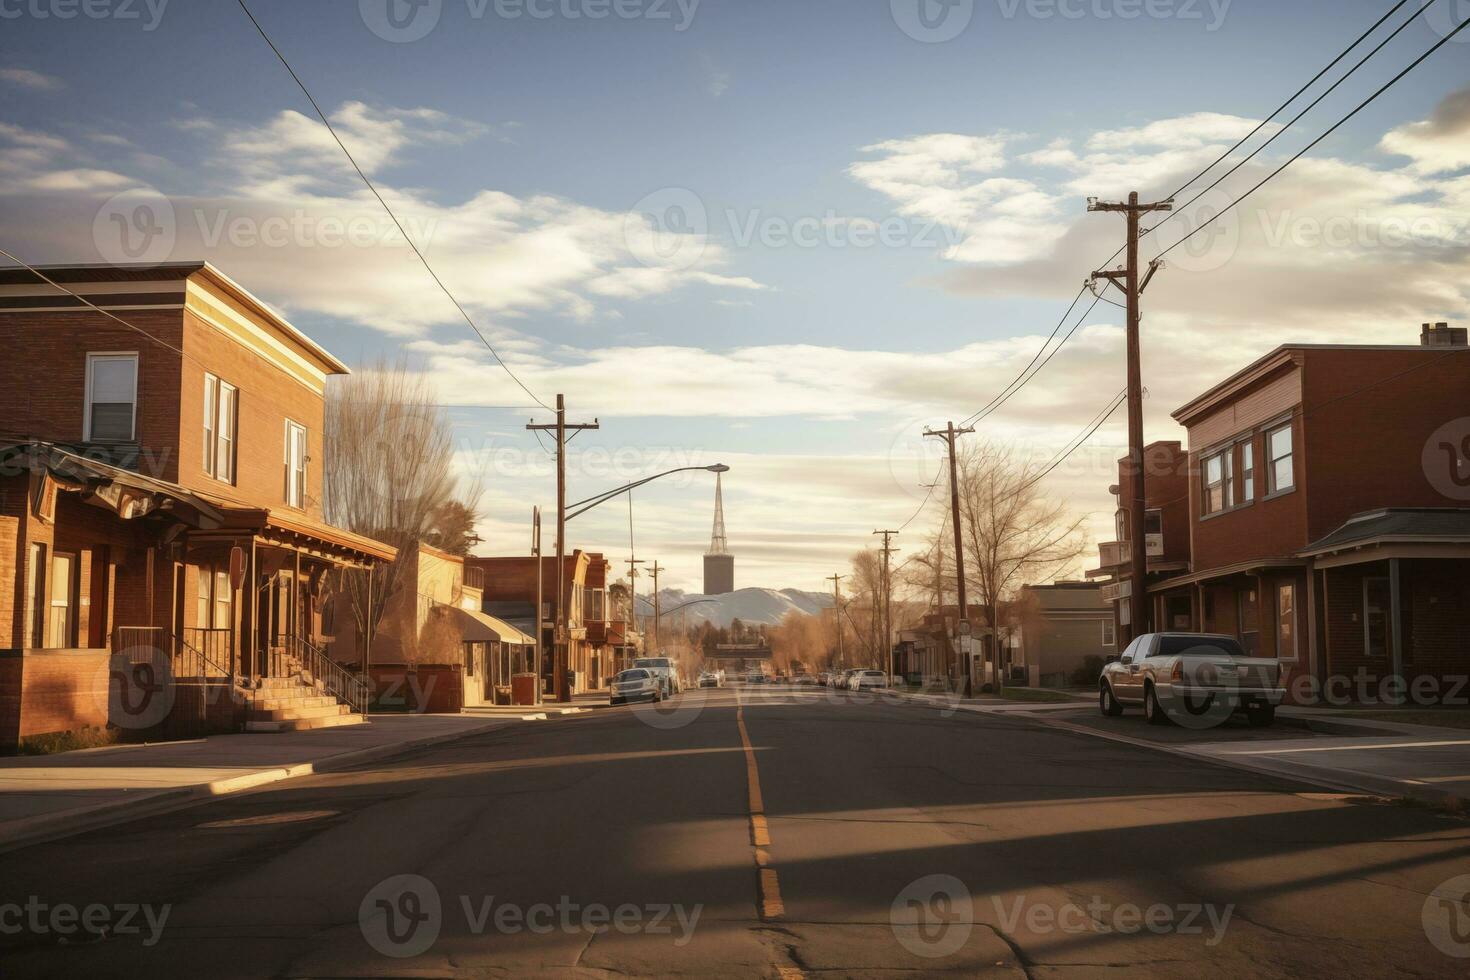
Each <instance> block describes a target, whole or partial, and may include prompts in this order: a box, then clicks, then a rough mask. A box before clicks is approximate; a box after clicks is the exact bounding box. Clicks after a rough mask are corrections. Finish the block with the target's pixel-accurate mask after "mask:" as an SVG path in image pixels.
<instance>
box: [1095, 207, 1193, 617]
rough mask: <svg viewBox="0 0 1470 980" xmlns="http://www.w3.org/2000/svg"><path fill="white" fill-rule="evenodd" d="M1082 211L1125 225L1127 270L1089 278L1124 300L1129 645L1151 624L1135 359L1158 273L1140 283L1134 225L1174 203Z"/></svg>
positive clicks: (1154, 265) (1139, 373) (1153, 268)
mask: <svg viewBox="0 0 1470 980" xmlns="http://www.w3.org/2000/svg"><path fill="white" fill-rule="evenodd" d="M1087 210H1088V211H1118V212H1122V213H1123V214H1124V215H1125V216H1126V217H1127V220H1128V245H1127V251H1128V264H1127V265H1126V266H1125V267H1124V268H1122V269H1112V270H1108V271H1103V272H1094V273H1093V274H1092V278H1093V280H1094V281H1095V280H1097V279H1106V280H1108V281H1109V282H1110V283H1112V284H1113V285H1114V286H1117V287H1118V289H1120V290H1122V292H1123V293H1124V295H1126V296H1127V298H1128V469H1129V471H1130V475H1131V477H1132V479H1131V480H1130V481H1129V482H1130V488H1131V491H1132V493H1131V499H1130V500H1129V502H1128V504H1129V506H1128V537H1129V545H1130V552H1131V555H1130V561H1129V565H1130V566H1131V569H1132V571H1131V575H1130V577H1131V578H1132V587H1131V590H1130V593H1129V598H1128V607H1129V613H1130V615H1129V617H1128V619H1129V638H1130V639H1131V638H1133V637H1136V636H1141V635H1142V634H1144V633H1147V632H1150V621H1151V620H1152V618H1153V617H1152V616H1151V613H1152V610H1151V609H1150V608H1149V602H1148V581H1147V576H1148V543H1147V539H1146V535H1145V534H1144V519H1145V513H1146V511H1147V505H1146V503H1145V501H1146V500H1147V499H1148V498H1147V496H1146V495H1145V493H1144V472H1143V370H1142V367H1141V366H1140V359H1139V343H1138V323H1139V320H1140V319H1141V317H1140V315H1139V310H1138V300H1139V297H1140V296H1142V295H1143V291H1144V290H1145V289H1147V288H1148V284H1149V282H1151V281H1152V280H1153V277H1154V273H1155V272H1157V271H1158V269H1159V265H1160V262H1159V260H1158V259H1155V260H1154V261H1152V262H1150V263H1149V266H1148V275H1146V276H1145V277H1144V278H1143V281H1142V282H1139V278H1138V234H1139V222H1140V219H1141V217H1142V216H1143V215H1144V214H1147V213H1149V212H1153V211H1172V210H1174V199H1173V198H1170V199H1169V200H1167V201H1159V202H1157V203H1154V204H1140V203H1138V192H1137V191H1134V192H1133V193H1132V194H1129V195H1128V201H1127V203H1107V202H1103V201H1099V200H1098V199H1097V198H1091V199H1090V200H1088V202H1087ZM1120 279H1121V280H1123V283H1124V285H1121V286H1119V285H1118V280H1120ZM1104 288H1106V287H1104Z"/></svg>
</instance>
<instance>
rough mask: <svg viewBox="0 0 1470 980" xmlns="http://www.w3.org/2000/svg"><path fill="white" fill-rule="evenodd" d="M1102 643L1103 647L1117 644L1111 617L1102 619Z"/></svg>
mask: <svg viewBox="0 0 1470 980" xmlns="http://www.w3.org/2000/svg"><path fill="white" fill-rule="evenodd" d="M1102 645H1103V646H1105V647H1111V646H1117V645H1118V633H1117V630H1116V629H1115V627H1114V626H1113V621H1112V620H1111V619H1105V620H1103V621H1102Z"/></svg>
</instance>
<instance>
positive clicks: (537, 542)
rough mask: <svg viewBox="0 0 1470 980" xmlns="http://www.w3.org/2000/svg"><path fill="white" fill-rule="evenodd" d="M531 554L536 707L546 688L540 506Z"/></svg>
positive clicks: (534, 516)
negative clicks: (532, 566)
mask: <svg viewBox="0 0 1470 980" xmlns="http://www.w3.org/2000/svg"><path fill="white" fill-rule="evenodd" d="M531 554H533V555H535V556H536V696H535V698H534V699H533V700H532V702H531V703H532V704H533V705H534V704H540V703H541V698H542V695H543V694H544V693H545V692H544V691H543V690H542V687H543V686H544V681H543V680H542V670H543V667H542V657H543V656H544V652H545V647H546V636H545V634H544V632H543V631H542V629H541V627H542V626H543V625H544V624H545V622H546V621H545V620H544V619H543V618H542V615H541V614H542V604H543V603H544V602H545V601H546V599H545V584H544V582H543V575H542V572H543V571H544V569H543V568H542V562H541V508H540V507H539V506H538V507H532V508H531Z"/></svg>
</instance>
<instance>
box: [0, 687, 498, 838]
mask: <svg viewBox="0 0 1470 980" xmlns="http://www.w3.org/2000/svg"><path fill="white" fill-rule="evenodd" d="M518 722H519V719H509V718H484V717H472V716H467V715H373V716H372V721H371V722H370V723H368V724H363V725H350V726H344V727H341V728H326V729H320V730H316V731H302V732H280V733H273V734H268V735H267V734H256V735H214V736H211V737H209V738H205V739H196V740H194V741H188V742H156V743H152V744H147V745H115V746H107V747H104V748H98V749H83V750H79V751H76V752H62V753H58V754H56V755H45V756H15V757H9V758H0V851H5V850H10V849H13V848H16V847H23V846H25V845H28V844H34V843H38V842H40V841H43V840H51V839H54V838H57V837H65V836H69V835H71V834H75V833H80V832H82V831H86V830H91V829H94V828H96V827H103V826H107V825H108V824H113V823H119V822H121V821H124V820H131V819H133V818H135V817H137V816H142V815H146V814H149V813H157V812H161V811H164V810H170V809H175V808H177V807H181V806H188V805H190V804H191V803H195V802H202V801H204V800H208V799H210V798H212V797H216V796H220V795H223V794H226V793H235V792H239V791H241V790H245V789H250V788H252V787H255V786H261V785H264V784H266V783H272V782H276V781H277V780H282V779H291V778H293V777H296V776H306V775H310V774H311V773H314V772H327V771H330V770H333V769H344V768H347V767H349V766H355V765H360V764H362V763H366V762H374V761H377V760H380V759H386V758H389V757H391V756H395V755H398V754H400V753H404V752H408V751H411V750H413V749H416V748H420V747H423V746H426V745H434V744H436V743H439V742H446V741H450V740H453V739H458V738H464V737H465V736H468V735H477V734H480V733H482V732H489V731H495V730H496V729H500V728H505V727H507V726H510V725H514V724H517V723H518Z"/></svg>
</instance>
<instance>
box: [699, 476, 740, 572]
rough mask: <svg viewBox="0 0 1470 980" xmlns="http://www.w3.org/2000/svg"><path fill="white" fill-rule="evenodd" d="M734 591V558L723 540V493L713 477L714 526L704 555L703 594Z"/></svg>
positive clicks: (728, 544) (721, 487)
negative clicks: (707, 549)
mask: <svg viewBox="0 0 1470 980" xmlns="http://www.w3.org/2000/svg"><path fill="white" fill-rule="evenodd" d="M734 591H735V556H734V555H732V554H730V542H729V541H727V540H726V539H725V491H724V487H723V486H722V485H721V483H720V477H719V476H718V475H716V476H715V526H714V530H713V531H712V532H711V533H710V537H709V551H707V552H705V555H704V594H705V595H725V594H726V593H729V592H734Z"/></svg>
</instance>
